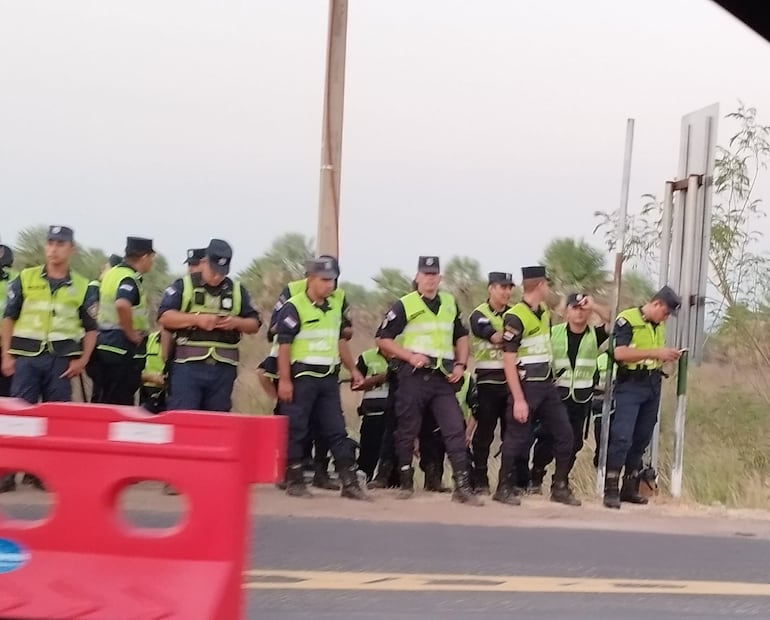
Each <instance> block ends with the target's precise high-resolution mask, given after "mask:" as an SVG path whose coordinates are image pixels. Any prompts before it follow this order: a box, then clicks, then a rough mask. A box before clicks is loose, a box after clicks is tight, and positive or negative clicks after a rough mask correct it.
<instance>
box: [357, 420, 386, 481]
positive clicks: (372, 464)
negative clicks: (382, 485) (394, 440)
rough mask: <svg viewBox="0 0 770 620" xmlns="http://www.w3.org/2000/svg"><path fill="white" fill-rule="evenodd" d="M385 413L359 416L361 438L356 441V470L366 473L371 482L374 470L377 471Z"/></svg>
mask: <svg viewBox="0 0 770 620" xmlns="http://www.w3.org/2000/svg"><path fill="white" fill-rule="evenodd" d="M385 423H386V419H385V412H384V411H381V412H378V413H364V414H362V415H361V436H360V439H359V441H358V443H359V446H360V450H359V452H358V469H360V470H361V471H363V472H366V477H367V478H368V479H369V480H371V479H372V476H374V470H375V469H377V461H379V460H380V446H382V437H383V435H384V434H385Z"/></svg>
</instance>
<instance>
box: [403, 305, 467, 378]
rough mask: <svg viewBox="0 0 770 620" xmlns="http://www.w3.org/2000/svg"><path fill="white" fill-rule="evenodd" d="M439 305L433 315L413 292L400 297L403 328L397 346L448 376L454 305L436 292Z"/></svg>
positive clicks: (455, 308)
mask: <svg viewBox="0 0 770 620" xmlns="http://www.w3.org/2000/svg"><path fill="white" fill-rule="evenodd" d="M439 299H440V300H441V305H440V307H439V310H438V314H433V312H431V310H430V309H429V308H428V306H427V305H425V302H424V301H423V299H422V297H421V296H420V294H419V293H418V292H417V291H413V292H412V293H409V294H407V295H404V296H403V297H402V298H401V303H402V304H403V306H404V312H405V314H406V327H404V330H403V332H402V333H401V336H402V337H403V339H402V341H401V346H403V347H404V348H405V349H409V350H410V351H413V352H415V353H422V354H423V355H427V356H428V357H430V358H432V359H433V361H434V364H433V366H434V368H437V369H440V370H442V371H443V372H446V373H449V371H450V369H451V367H452V363H453V360H454V342H453V338H452V337H453V335H454V321H455V317H456V316H457V304H456V303H455V299H454V297H452V295H450V294H449V293H443V292H440V293H439Z"/></svg>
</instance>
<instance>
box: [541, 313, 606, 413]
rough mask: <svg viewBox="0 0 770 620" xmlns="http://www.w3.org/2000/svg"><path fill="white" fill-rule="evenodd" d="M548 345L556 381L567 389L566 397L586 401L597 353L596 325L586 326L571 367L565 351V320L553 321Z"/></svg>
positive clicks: (591, 387)
mask: <svg viewBox="0 0 770 620" xmlns="http://www.w3.org/2000/svg"><path fill="white" fill-rule="evenodd" d="M551 348H552V350H553V371H554V374H555V375H556V377H557V379H556V385H558V386H559V387H561V388H565V389H566V390H567V391H568V394H567V397H566V398H571V399H572V400H573V401H575V402H576V403H587V402H588V401H589V400H591V395H592V394H593V387H594V378H595V376H596V358H597V356H598V355H599V345H598V342H597V340H596V329H594V328H593V327H591V326H589V327H588V328H587V329H586V331H585V332H584V333H583V335H582V336H581V338H580V345H579V346H578V351H577V356H576V358H575V368H574V369H573V368H572V364H571V363H570V360H569V354H568V350H569V337H568V335H567V323H561V324H560V325H555V326H554V327H553V328H552V329H551ZM566 398H565V400H566Z"/></svg>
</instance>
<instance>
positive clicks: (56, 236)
mask: <svg viewBox="0 0 770 620" xmlns="http://www.w3.org/2000/svg"><path fill="white" fill-rule="evenodd" d="M47 239H48V241H68V242H69V243H75V232H74V231H73V230H72V229H71V228H69V227H68V226H49V227H48V237H47Z"/></svg>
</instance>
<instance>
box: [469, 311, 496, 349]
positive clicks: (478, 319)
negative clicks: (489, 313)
mask: <svg viewBox="0 0 770 620" xmlns="http://www.w3.org/2000/svg"><path fill="white" fill-rule="evenodd" d="M470 324H471V332H472V333H473V335H474V336H476V337H477V338H483V339H484V340H487V341H489V342H491V343H492V344H500V342H501V341H502V333H501V332H496V331H495V328H494V327H492V323H491V322H490V321H489V319H488V318H487V317H485V316H484V315H483V314H482V313H481V312H479V311H478V310H474V311H473V312H472V313H471V318H470Z"/></svg>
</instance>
